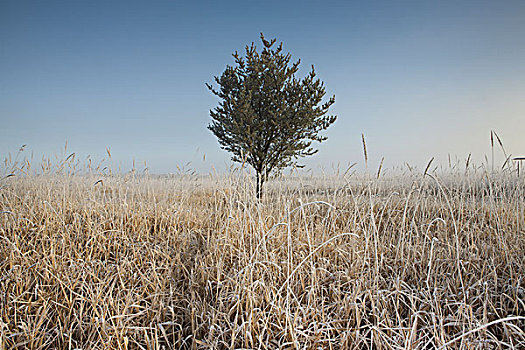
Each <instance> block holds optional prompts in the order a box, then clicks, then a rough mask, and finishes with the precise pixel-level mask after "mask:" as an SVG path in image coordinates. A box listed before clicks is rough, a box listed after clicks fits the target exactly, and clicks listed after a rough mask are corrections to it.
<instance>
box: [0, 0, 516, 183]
mask: <svg viewBox="0 0 525 350" xmlns="http://www.w3.org/2000/svg"><path fill="white" fill-rule="evenodd" d="M261 31H262V32H264V33H265V35H266V37H267V38H272V37H276V38H277V39H278V41H282V42H283V45H284V49H285V50H286V51H288V52H290V53H291V54H292V56H293V58H294V59H297V58H300V59H301V61H302V69H301V70H300V72H299V76H304V74H305V73H306V72H307V70H308V69H309V67H310V66H311V65H312V64H314V65H315V67H316V71H317V72H318V74H319V76H320V78H321V79H322V80H323V81H324V82H325V85H326V88H327V92H328V93H327V95H332V94H335V95H336V103H335V105H334V106H333V107H332V114H336V115H338V120H337V122H336V123H335V124H334V125H333V126H332V127H331V128H330V129H329V130H328V131H327V132H326V135H327V136H328V141H326V142H324V143H322V144H320V145H318V148H319V153H318V154H317V155H315V156H313V157H310V158H308V159H305V160H304V162H303V163H305V164H306V165H307V166H308V167H310V168H314V169H319V168H324V169H331V168H332V167H333V166H337V164H341V167H344V166H345V165H347V164H349V163H353V162H360V163H362V162H363V157H362V146H361V136H360V135H361V133H364V134H365V136H366V139H367V145H368V149H369V154H370V158H371V165H372V166H376V165H377V164H378V162H379V161H380V159H381V157H385V164H386V165H387V167H390V168H391V167H393V166H396V165H402V164H403V163H405V162H408V163H410V164H414V165H419V166H424V165H425V164H426V162H427V161H428V159H430V158H431V157H436V162H442V163H443V164H444V163H446V160H447V158H448V154H451V155H452V156H453V157H457V158H458V159H465V158H466V157H467V155H468V154H469V153H472V154H473V158H474V161H477V162H478V163H480V162H482V161H483V159H484V158H483V157H484V155H485V154H487V155H489V156H490V130H496V132H498V134H499V135H500V137H501V138H502V141H503V142H504V144H505V148H506V149H507V152H508V153H512V154H514V155H525V137H524V136H523V134H524V132H525V1H332V2H330V1H265V2H261V1H223V2H217V1H191V2H190V1H187V2H177V1H141V2H138V1H121V2H119V1H23V0H22V1H6V0H3V1H1V2H0V77H1V78H0V125H1V127H0V156H2V158H3V157H5V156H6V155H7V154H8V153H15V152H16V150H17V149H18V148H19V147H20V146H21V145H22V144H27V151H26V152H28V153H29V152H33V153H34V155H35V158H36V159H39V158H40V157H41V156H42V155H47V156H54V155H61V152H62V150H63V148H64V144H65V143H66V141H67V142H68V148H69V151H70V152H76V153H77V155H78V156H79V157H81V158H85V157H86V156H87V155H91V157H92V158H94V159H102V158H103V157H105V156H106V148H107V147H109V148H110V149H111V151H112V155H113V160H114V162H115V163H116V164H118V165H120V166H121V167H122V169H124V170H128V169H129V168H131V164H132V160H133V159H135V160H136V163H137V164H143V162H144V161H147V164H148V166H149V168H150V170H151V171H154V172H158V173H165V172H175V171H176V165H179V166H181V165H183V164H186V163H188V162H191V165H190V167H192V168H195V169H197V170H198V171H201V172H207V171H210V169H211V168H212V166H213V167H214V168H217V169H219V170H220V169H226V168H227V166H228V164H229V155H228V154H227V153H225V152H224V151H222V150H220V148H219V145H218V143H217V140H216V139H215V137H214V136H213V135H212V134H211V133H210V132H209V131H208V130H207V129H206V125H207V124H208V123H209V121H210V117H209V110H210V109H211V108H213V107H214V106H215V105H216V104H217V102H218V100H217V99H216V98H215V97H214V96H213V95H212V94H211V93H210V92H209V91H208V90H207V89H206V87H205V83H210V82H212V81H213V76H214V75H220V73H221V72H222V71H223V70H224V68H225V66H226V65H227V64H233V60H232V57H231V53H232V52H234V51H235V50H239V51H242V50H243V48H244V46H245V45H247V44H250V43H251V42H252V41H255V42H256V44H259V32H261ZM204 155H206V159H205V160H203V156H204ZM497 155H498V152H497ZM500 158H501V157H500ZM500 160H501V159H500Z"/></svg>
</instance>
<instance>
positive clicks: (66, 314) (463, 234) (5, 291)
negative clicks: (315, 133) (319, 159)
mask: <svg viewBox="0 0 525 350" xmlns="http://www.w3.org/2000/svg"><path fill="white" fill-rule="evenodd" d="M99 180H101V181H99ZM524 196H525V180H524V177H517V176H516V174H515V173H513V174H511V173H499V174H494V175H488V174H487V173H482V172H477V173H476V172H474V173H468V174H464V173H454V174H448V175H433V176H425V177H424V176H423V175H422V174H417V175H410V174H405V175H398V176H394V175H391V176H386V177H383V176H381V177H380V178H379V179H377V178H375V177H373V178H371V177H366V176H362V177H357V176H350V177H349V176H346V177H343V176H339V177H335V176H333V177H322V178H306V177H303V178H301V177H292V176H290V177H285V178H282V179H278V180H273V181H270V182H269V183H268V186H267V187H266V194H265V197H264V199H263V200H262V202H257V201H256V200H255V199H254V198H253V197H254V196H253V182H251V181H250V180H249V178H247V177H246V176H245V175H243V174H242V173H241V174H239V172H236V173H232V174H231V175H230V176H208V177H202V176H182V175H181V176H171V177H155V176H148V175H145V176H134V175H132V174H127V175H113V176H111V175H104V176H102V175H70V174H67V173H65V172H62V173H60V174H50V173H47V174H44V175H23V174H22V173H19V174H17V175H16V176H11V177H7V178H3V179H2V180H1V182H0V211H1V214H0V348H3V349H11V348H20V349H25V348H31V349H41V348H71V349H74V348H82V349H126V348H130V349H161V348H165V349H179V348H194V349H211V348H212V349H216V348H217V349H230V348H231V349H234V348H235V349H236V348H250V349H251V348H260V349H275V348H290V349H292V348H299V349H304V348H307V349H341V348H347V349H354V348H355V349H367V348H375V349H405V348H408V349H432V348H439V347H443V348H454V349H499V348H501V349H506V348H516V349H518V348H522V349H523V348H525V331H524V329H525V219H524V218H525V201H524V198H525V197H524Z"/></svg>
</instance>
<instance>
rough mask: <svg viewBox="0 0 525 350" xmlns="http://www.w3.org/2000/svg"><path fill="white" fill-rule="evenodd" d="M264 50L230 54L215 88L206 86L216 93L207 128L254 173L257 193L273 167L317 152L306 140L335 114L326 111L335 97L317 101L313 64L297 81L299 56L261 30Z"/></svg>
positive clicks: (320, 90)
mask: <svg viewBox="0 0 525 350" xmlns="http://www.w3.org/2000/svg"><path fill="white" fill-rule="evenodd" d="M261 41H262V43H263V45H264V48H263V49H262V51H261V52H260V53H259V52H257V48H256V46H255V44H254V43H252V44H251V46H246V54H245V56H241V55H239V53H238V52H235V53H234V54H233V57H234V59H235V66H227V67H226V70H225V71H224V72H223V73H222V75H221V76H220V77H215V82H216V83H217V84H218V88H217V89H215V88H214V87H213V86H211V85H210V84H206V86H207V87H208V88H209V89H210V91H211V92H212V93H213V94H214V95H216V96H217V97H219V99H220V102H219V105H218V106H217V107H216V108H215V109H213V110H211V111H210V116H211V118H212V122H211V124H210V125H208V129H210V130H211V132H212V133H213V134H214V135H215V136H216V137H217V138H218V140H219V144H220V145H221V148H223V149H225V150H227V151H229V152H231V153H232V160H233V161H236V162H246V163H248V164H250V165H251V166H252V167H253V168H254V170H255V172H256V173H257V196H258V197H260V196H261V190H262V184H263V183H264V181H265V179H266V177H267V176H268V175H269V174H271V173H272V172H274V171H279V170H281V169H283V168H285V167H287V166H290V165H295V166H300V165H298V164H297V159H298V158H301V157H305V156H310V155H313V154H315V153H316V152H317V150H316V149H314V148H312V142H313V141H318V142H322V141H324V140H326V137H325V136H322V135H320V134H319V132H320V131H322V130H325V129H327V128H328V127H329V126H330V125H331V124H332V123H334V121H335V120H336V116H328V115H326V114H327V112H328V109H329V108H330V106H331V105H332V104H333V103H334V102H335V96H333V97H331V98H330V99H329V100H328V101H327V102H324V103H323V102H322V99H323V97H324V96H325V94H326V91H325V88H324V84H323V82H322V81H321V80H319V79H318V78H316V73H315V70H314V67H313V66H312V70H311V71H310V73H309V74H308V75H307V76H306V77H304V78H303V79H298V78H297V77H296V76H295V75H296V73H297V71H298V70H299V64H300V60H298V61H297V62H291V55H290V54H289V53H286V54H285V53H283V48H282V43H280V44H279V45H278V46H277V47H275V41H276V39H272V40H271V41H268V40H266V39H265V38H264V35H263V34H262V33H261Z"/></svg>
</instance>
